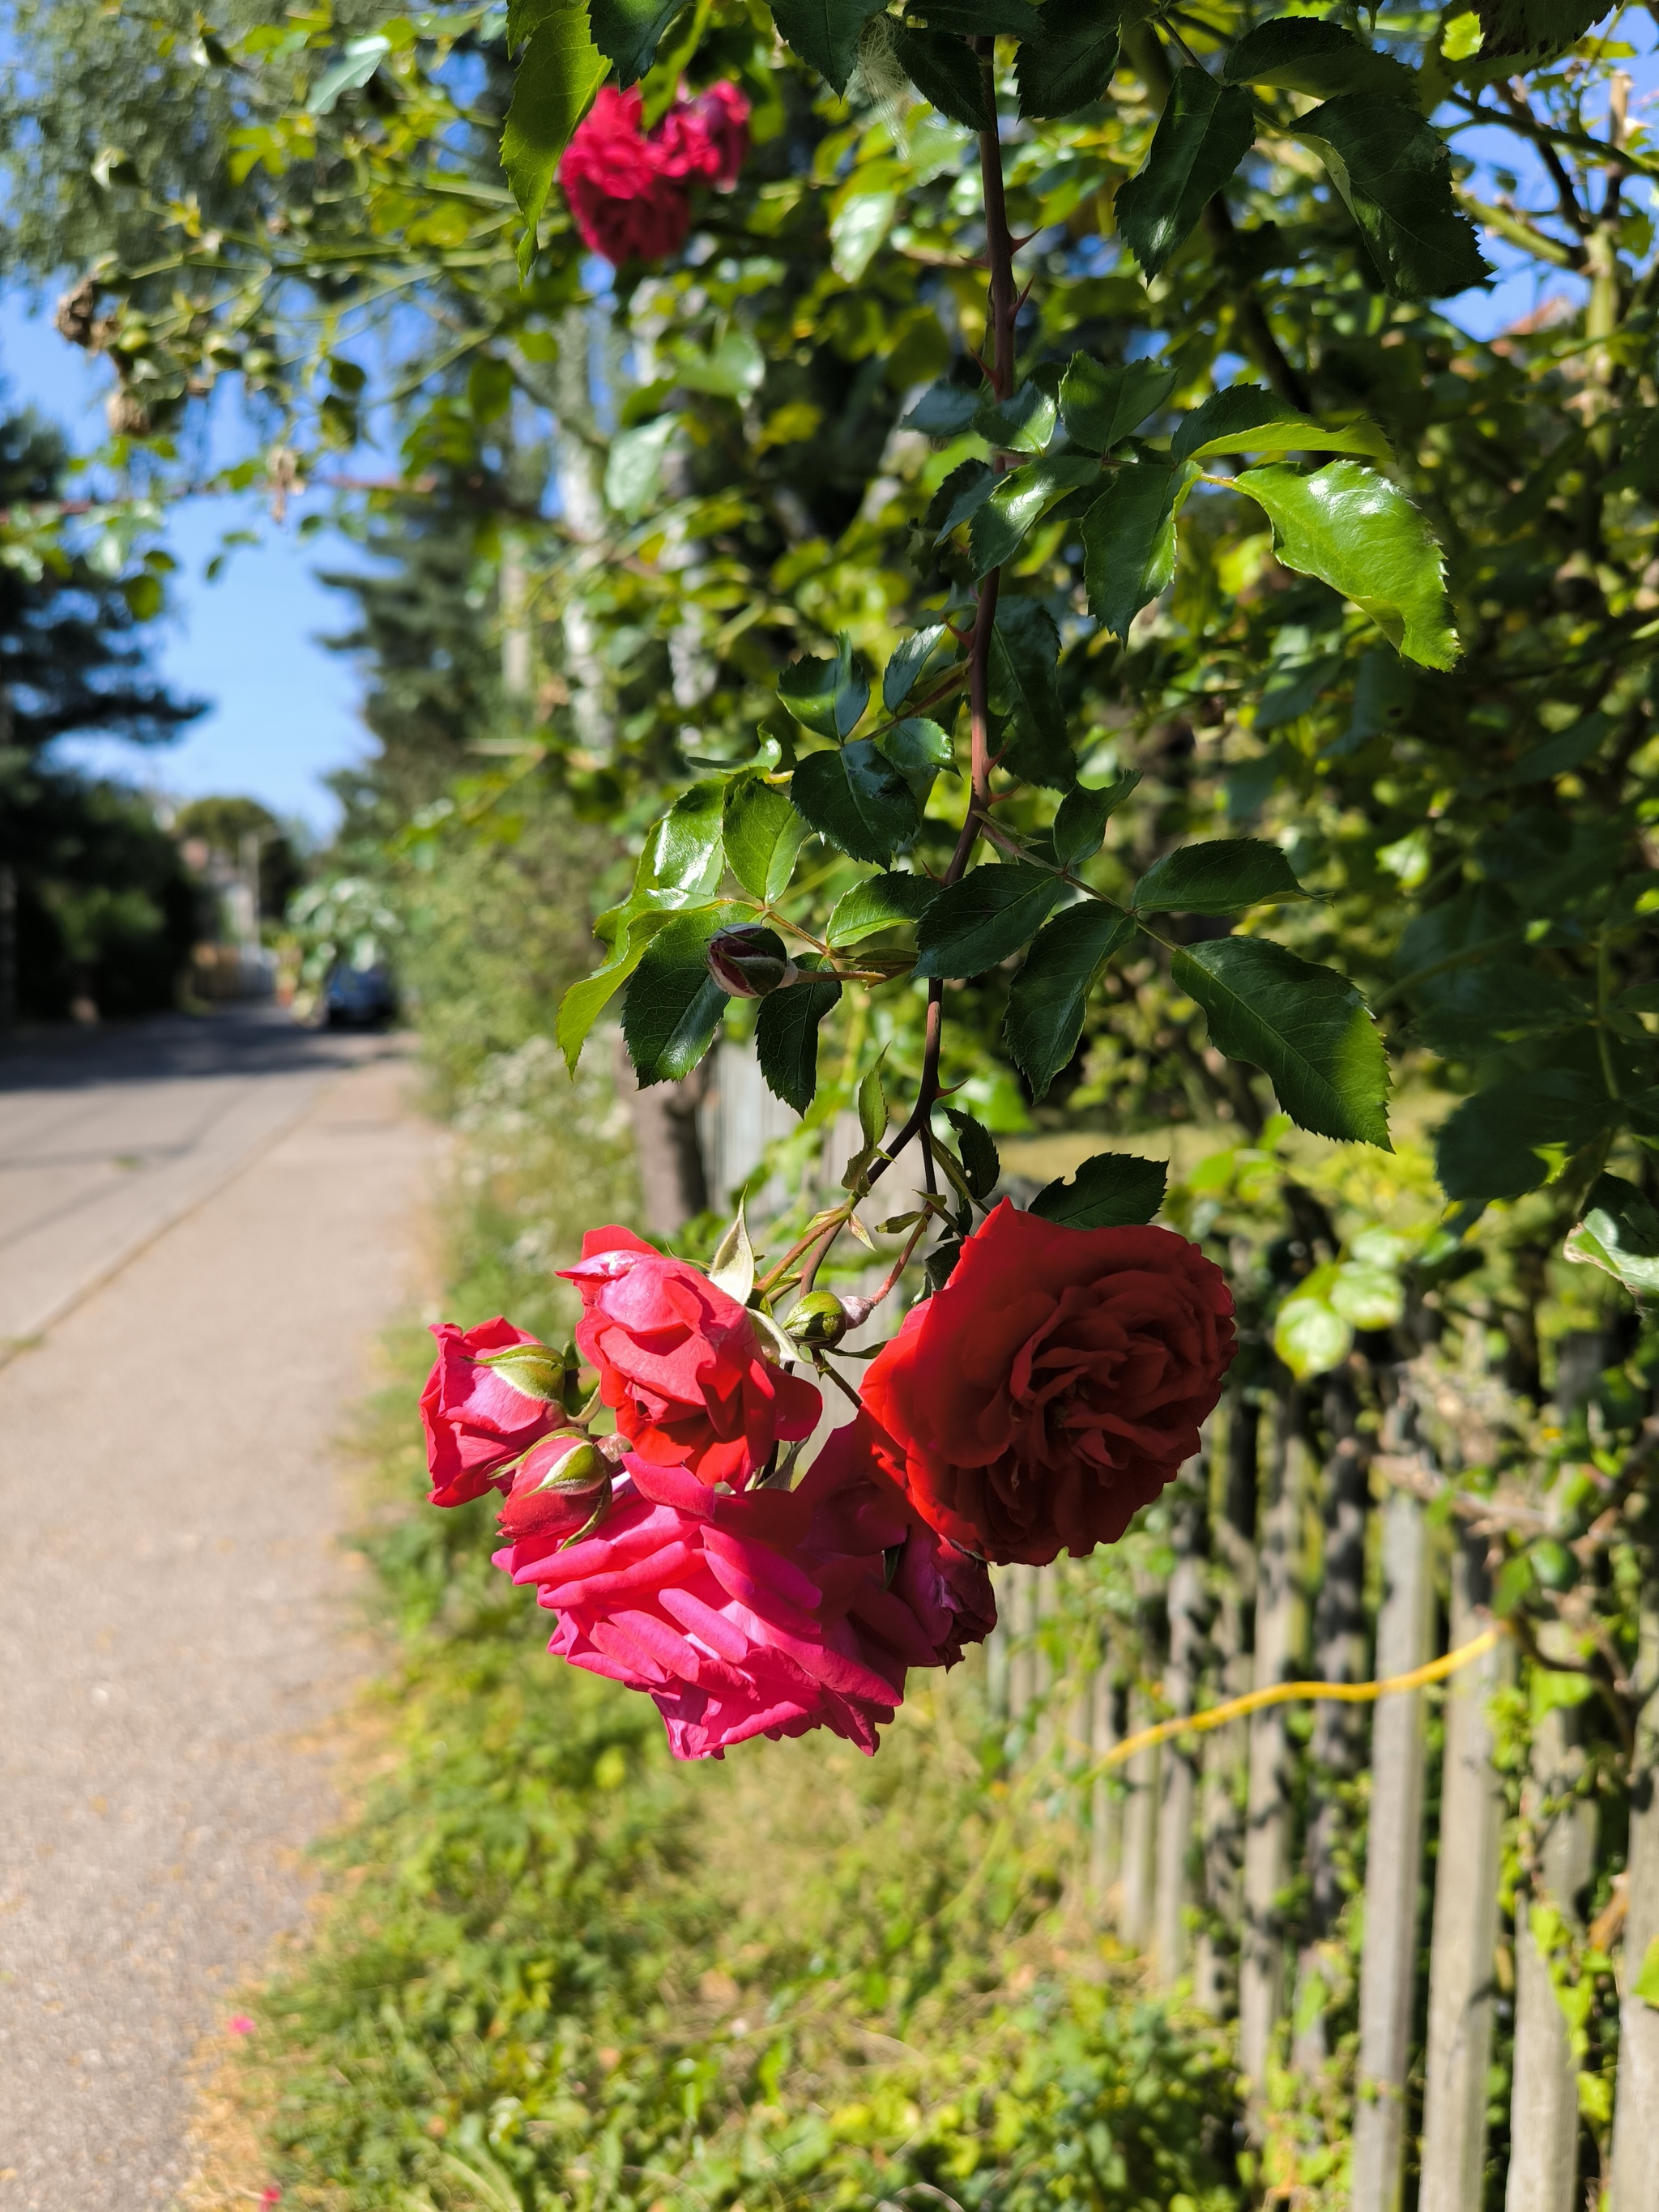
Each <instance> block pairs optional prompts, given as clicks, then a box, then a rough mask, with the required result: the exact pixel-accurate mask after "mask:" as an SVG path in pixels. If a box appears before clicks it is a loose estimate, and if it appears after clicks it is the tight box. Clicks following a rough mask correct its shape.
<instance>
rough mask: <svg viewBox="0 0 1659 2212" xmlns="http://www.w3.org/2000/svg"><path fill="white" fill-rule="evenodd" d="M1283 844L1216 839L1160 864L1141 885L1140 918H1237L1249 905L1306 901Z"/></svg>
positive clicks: (1186, 847)
mask: <svg viewBox="0 0 1659 2212" xmlns="http://www.w3.org/2000/svg"><path fill="white" fill-rule="evenodd" d="M1307 896H1308V894H1307V892H1306V891H1304V890H1303V888H1302V886H1301V884H1299V883H1297V879H1296V874H1295V871H1294V870H1293V869H1292V868H1291V864H1290V862H1289V861H1288V860H1286V859H1285V855H1284V854H1283V853H1282V852H1281V851H1280V850H1279V847H1278V846H1277V845H1269V844H1268V843H1267V842H1266V841H1265V840H1264V839H1262V838H1260V837H1215V838H1212V839H1211V840H1210V842H1208V843H1207V844H1203V845H1183V846H1182V847H1181V848H1180V850H1179V851H1178V852H1174V853H1166V854H1164V858H1163V859H1162V860H1157V861H1154V862H1153V864H1152V866H1151V867H1150V868H1148V869H1147V871H1146V874H1145V875H1144V876H1143V877H1142V878H1141V879H1140V881H1139V883H1138V884H1136V885H1135V895H1134V898H1133V902H1132V903H1133V908H1134V910H1135V912H1136V913H1137V914H1237V913H1238V912H1239V911H1240V910H1241V909H1242V908H1244V907H1247V906H1261V905H1265V904H1267V903H1268V902H1277V901H1279V900H1280V899H1302V898H1306V897H1307Z"/></svg>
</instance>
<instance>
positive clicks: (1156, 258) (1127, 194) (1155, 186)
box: [1117, 68, 1255, 276]
mask: <svg viewBox="0 0 1659 2212" xmlns="http://www.w3.org/2000/svg"><path fill="white" fill-rule="evenodd" d="M1254 144H1255V103H1254V102H1253V101H1252V100H1251V98H1250V95H1249V93H1248V92H1246V91H1245V90H1244V88H1243V86H1242V85H1232V84H1223V83H1221V82H1219V81H1218V79H1217V78H1215V77H1212V76H1211V75H1210V74H1209V72H1208V71H1207V70H1201V69H1194V68H1187V69H1180V70H1176V76H1175V82H1174V84H1173V85H1172V86H1171V87H1170V98H1169V101H1168V104H1167V106H1165V107H1164V112H1163V114H1162V116H1161V117H1160V118H1159V119H1158V129H1157V131H1156V132H1155V133H1154V134H1153V137H1152V151H1151V153H1150V154H1149V155H1147V157H1146V167H1145V168H1144V169H1142V170H1141V172H1140V173H1139V176H1135V177H1131V178H1130V179H1129V181H1128V183H1127V185H1124V186H1123V187H1122V188H1121V191H1119V193H1118V196H1117V227H1118V229H1119V231H1120V232H1121V234H1122V237H1123V240H1124V243H1125V244H1126V245H1127V246H1128V247H1129V250H1130V251H1131V252H1133V255H1134V257H1135V259H1136V260H1137V261H1139V264H1140V265H1141V267H1142V269H1143V270H1145V271H1146V274H1147V276H1157V275H1158V272H1159V271H1160V270H1162V269H1163V267H1164V264H1165V263H1166V262H1167V261H1168V260H1169V259H1170V256H1171V254H1173V253H1174V252H1175V251H1176V248H1177V247H1178V246H1181V245H1182V244H1183V243H1184V242H1185V240H1186V239H1187V238H1188V235H1189V234H1191V232H1192V230H1193V228H1194V225H1195V224H1196V222H1198V218H1199V216H1200V215H1201V214H1202V213H1203V211H1204V204H1205V202H1206V200H1210V199H1213V197H1215V195H1216V194H1217V193H1218V191H1220V190H1221V188H1222V186H1223V185H1225V183H1226V182H1227V180H1228V179H1229V178H1230V177H1231V175H1232V173H1233V172H1234V170H1235V169H1237V167H1238V165H1239V163H1240V162H1241V161H1243V159H1244V156H1245V155H1247V154H1248V153H1249V150H1250V149H1251V147H1252V146H1253V145H1254Z"/></svg>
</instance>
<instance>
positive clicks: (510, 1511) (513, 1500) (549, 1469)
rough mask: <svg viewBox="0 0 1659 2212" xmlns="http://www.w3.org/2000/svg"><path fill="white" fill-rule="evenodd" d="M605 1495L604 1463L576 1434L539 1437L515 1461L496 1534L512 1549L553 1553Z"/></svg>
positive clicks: (608, 1480) (581, 1525)
mask: <svg viewBox="0 0 1659 2212" xmlns="http://www.w3.org/2000/svg"><path fill="white" fill-rule="evenodd" d="M610 1495H611V1465H610V1462H609V1461H608V1460H606V1459H605V1456H604V1455H603V1454H602V1453H601V1452H600V1451H599V1449H598V1447H597V1446H596V1445H595V1444H593V1443H591V1442H590V1441H589V1439H588V1438H587V1437H586V1436H585V1435H584V1434H583V1433H582V1431H580V1429H566V1430H563V1431H560V1432H559V1433H557V1434H556V1435H554V1436H550V1437H543V1439H542V1441H541V1442H540V1443H538V1444H532V1446H531V1448H530V1449H529V1450H528V1451H527V1452H526V1454H525V1455H524V1457H523V1459H522V1460H520V1462H519V1469H518V1472H517V1474H515V1475H514V1476H513V1487H512V1489H511V1490H509V1491H508V1492H507V1503H506V1504H504V1505H503V1506H502V1508H501V1534H503V1535H504V1536H505V1537H506V1538H507V1540H508V1541H509V1542H510V1543H513V1544H514V1545H517V1546H520V1547H525V1546H532V1547H533V1546H536V1545H539V1546H540V1547H542V1549H543V1550H544V1551H549V1552H550V1551H556V1549H557V1548H558V1547H559V1546H560V1545H561V1544H562V1543H566V1542H568V1540H569V1539H570V1538H571V1537H572V1536H574V1534H576V1532H577V1530H578V1529H579V1528H585V1527H586V1525H587V1523H588V1522H590V1521H591V1520H592V1518H593V1515H594V1513H595V1511H596V1510H598V1508H599V1505H600V1504H602V1503H603V1502H604V1501H605V1500H606V1499H608V1498H610Z"/></svg>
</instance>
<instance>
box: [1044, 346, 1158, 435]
mask: <svg viewBox="0 0 1659 2212" xmlns="http://www.w3.org/2000/svg"><path fill="white" fill-rule="evenodd" d="M1175 381H1176V372H1175V371H1174V369H1172V368H1165V367H1164V364H1163V362H1158V361H1131V362H1121V363H1120V362H1101V361H1096V360H1094V359H1093V358H1092V357H1091V356H1090V355H1088V354H1086V353H1074V354H1073V356H1072V359H1071V362H1070V365H1069V366H1068V368H1066V374H1065V377H1064V378H1063V380H1061V383H1060V421H1061V422H1063V423H1064V424H1065V425H1066V436H1067V437H1068V438H1069V439H1070V440H1071V441H1072V443H1073V445H1074V446H1081V447H1084V448H1085V451H1086V452H1088V453H1110V452H1111V450H1112V448H1113V447H1115V446H1121V444H1122V442H1123V441H1124V440H1125V439H1126V438H1127V436H1128V435H1129V433H1130V432H1131V431H1132V430H1138V429H1139V428H1140V425H1141V424H1142V423H1143V422H1145V421H1146V417H1147V416H1149V415H1155V414H1156V413H1157V412H1158V409H1159V408H1160V407H1161V406H1162V405H1163V404H1164V401H1165V400H1166V399H1167V398H1169V396H1170V392H1173V391H1174V389H1175Z"/></svg>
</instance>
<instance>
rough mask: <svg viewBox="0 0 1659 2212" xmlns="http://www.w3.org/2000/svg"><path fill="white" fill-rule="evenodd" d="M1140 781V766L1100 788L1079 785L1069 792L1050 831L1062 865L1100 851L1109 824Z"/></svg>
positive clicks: (1056, 814)
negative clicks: (1086, 787) (1090, 788)
mask: <svg viewBox="0 0 1659 2212" xmlns="http://www.w3.org/2000/svg"><path fill="white" fill-rule="evenodd" d="M1139 781H1140V770H1139V769H1138V768H1136V769H1130V770H1129V772H1128V774H1127V775H1121V776H1119V777H1118V778H1117V779H1116V781H1115V782H1112V783H1108V784H1103V785H1102V786H1101V787H1099V788H1098V789H1097V790H1092V791H1088V790H1085V788H1084V787H1083V786H1082V785H1081V784H1079V785H1078V786H1077V787H1075V789H1073V790H1071V791H1068V792H1067V793H1066V796H1065V798H1064V799H1061V800H1060V805H1059V808H1058V810H1057V811H1056V812H1055V815H1054V825H1053V827H1052V828H1051V829H1050V830H1049V832H1048V835H1049V837H1050V839H1051V840H1052V841H1053V844H1054V858H1055V860H1057V861H1058V862H1059V864H1060V866H1061V867H1062V868H1074V867H1076V866H1077V865H1078V863H1079V861H1080V860H1088V859H1089V858H1090V856H1091V854H1095V853H1097V852H1098V851H1099V850H1100V848H1101V846H1102V844H1103V842H1105V836H1106V824H1107V823H1108V822H1109V820H1110V819H1111V817H1112V816H1113V815H1114V814H1115V813H1116V812H1117V810H1118V808H1119V807H1120V806H1121V805H1122V804H1123V802H1124V801H1125V799H1127V798H1128V797H1129V796H1130V794H1131V793H1133V790H1134V788H1135V787H1136V785H1137V784H1139Z"/></svg>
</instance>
